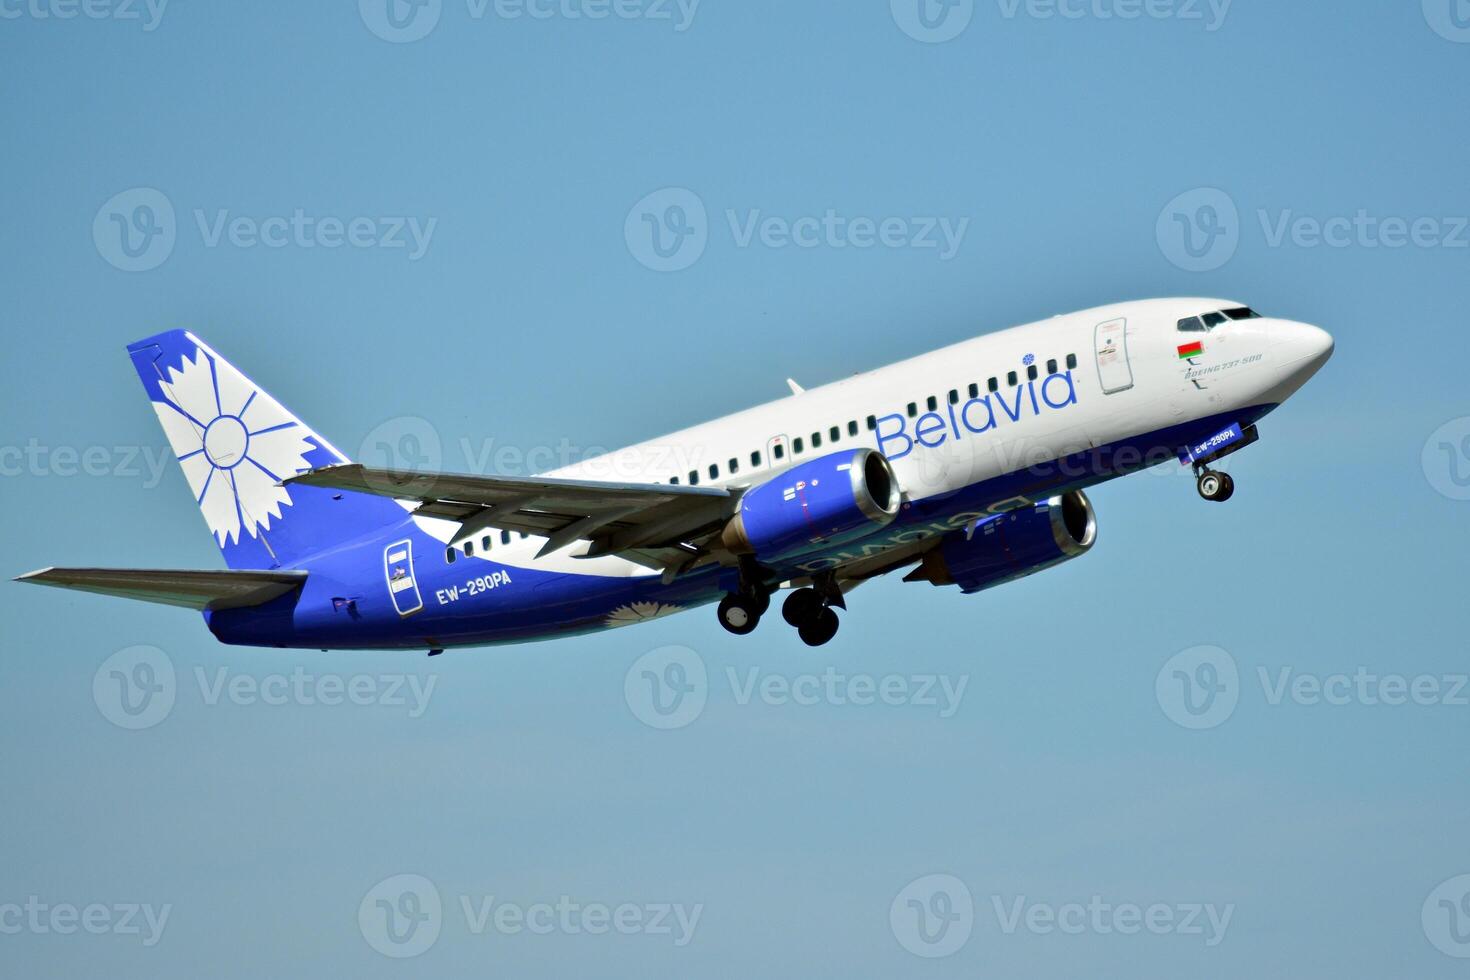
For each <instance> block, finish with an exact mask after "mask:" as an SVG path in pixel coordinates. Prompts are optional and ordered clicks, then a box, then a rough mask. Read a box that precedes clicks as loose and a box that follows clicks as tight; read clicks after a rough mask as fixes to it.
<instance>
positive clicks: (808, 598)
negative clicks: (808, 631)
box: [781, 589, 822, 627]
mask: <svg viewBox="0 0 1470 980" xmlns="http://www.w3.org/2000/svg"><path fill="white" fill-rule="evenodd" d="M821 608H822V597H821V596H820V595H818V594H817V590H816V589H797V590H796V591H795V592H793V593H791V594H790V595H789V596H787V597H786V601H785V602H784V603H782V604H781V618H782V619H784V620H786V625H787V626H796V627H800V626H801V624H802V623H805V622H806V621H807V620H809V619H811V618H812V617H813V616H815V615H816V614H817V611H818V610H820V609H821Z"/></svg>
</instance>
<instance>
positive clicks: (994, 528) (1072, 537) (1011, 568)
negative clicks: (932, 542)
mask: <svg viewBox="0 0 1470 980" xmlns="http://www.w3.org/2000/svg"><path fill="white" fill-rule="evenodd" d="M1096 540H1097V519H1096V518H1095V517H1094V516H1093V513H1092V504H1091V503H1090V502H1089V501H1088V499H1087V496H1086V495H1085V494H1084V493H1082V491H1080V490H1072V491H1069V492H1067V493H1064V494H1062V495H1061V496H1060V497H1052V498H1051V499H1050V500H1048V501H1046V502H1045V503H1040V504H1033V505H1032V506H1029V507H1022V508H1020V509H1019V510H1013V511H1009V512H1007V513H1004V514H997V515H996V516H995V517H992V518H989V519H988V520H985V521H983V522H981V523H979V524H977V525H976V526H975V527H974V528H973V531H972V532H971V533H969V534H968V535H967V534H966V532H965V531H951V532H950V533H948V534H946V535H945V536H944V537H942V538H940V539H939V544H938V546H937V547H935V548H933V549H931V550H930V551H928V552H926V553H925V555H924V558H923V560H922V562H921V563H920V565H919V567H918V568H916V569H915V570H914V571H913V572H911V573H910V574H909V575H908V576H907V577H906V578H905V579H904V581H905V582H915V581H917V582H932V583H933V584H935V585H958V586H959V587H960V591H961V592H964V593H967V594H968V593H971V592H979V591H980V590H982V589H988V588H991V587H993V586H996V585H1001V584H1003V583H1005V582H1013V581H1015V580H1016V579H1018V578H1025V577H1026V576H1027V575H1030V574H1032V573H1033V572H1039V571H1041V570H1042V569H1044V568H1051V567H1052V566H1053V565H1060V564H1061V563H1062V562H1064V561H1067V560H1069V559H1072V558H1076V557H1077V556H1078V555H1081V554H1085V553H1086V552H1087V551H1088V550H1089V549H1090V548H1091V547H1092V544H1093V542H1094V541H1096Z"/></svg>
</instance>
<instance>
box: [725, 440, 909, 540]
mask: <svg viewBox="0 0 1470 980" xmlns="http://www.w3.org/2000/svg"><path fill="white" fill-rule="evenodd" d="M899 504H900V499H899V489H898V480H897V478H896V477H894V475H893V467H892V466H890V465H889V463H888V460H887V459H886V458H885V457H884V456H883V454H882V453H880V452H878V451H876V450H873V449H855V450H848V451H845V452H840V453H831V454H829V455H827V456H822V457H820V458H818V459H813V460H808V461H807V462H805V463H802V464H800V465H798V466H793V467H792V468H791V469H789V470H784V471H783V472H781V473H780V474H778V475H776V476H774V477H772V478H771V479H769V480H767V481H766V482H765V483H762V484H759V485H757V486H754V487H751V488H750V489H749V490H747V491H745V495H744V496H743V497H741V498H740V510H739V511H738V512H737V513H736V514H735V516H734V517H732V518H731V519H730V522H729V523H728V524H727V525H725V530H724V532H723V533H722V535H721V543H723V544H724V546H725V547H726V548H728V549H730V551H732V552H734V553H735V554H737V555H754V556H755V557H756V558H758V559H759V560H761V561H779V560H782V559H787V558H792V557H795V556H797V555H801V554H805V553H807V552H809V551H813V550H816V549H818V548H826V547H831V546H833V545H840V544H843V543H845V542H847V541H851V540H855V539H857V538H861V537H864V536H866V535H868V534H871V533H872V532H874V531H877V530H881V529H882V528H884V527H886V526H887V525H889V524H891V523H892V522H893V519H894V518H895V517H897V516H898V509H899Z"/></svg>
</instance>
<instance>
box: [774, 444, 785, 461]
mask: <svg viewBox="0 0 1470 980" xmlns="http://www.w3.org/2000/svg"><path fill="white" fill-rule="evenodd" d="M771 455H772V456H774V457H775V458H776V459H785V458H786V447H785V446H783V445H781V444H780V443H779V442H778V443H776V445H774V446H772V447H771Z"/></svg>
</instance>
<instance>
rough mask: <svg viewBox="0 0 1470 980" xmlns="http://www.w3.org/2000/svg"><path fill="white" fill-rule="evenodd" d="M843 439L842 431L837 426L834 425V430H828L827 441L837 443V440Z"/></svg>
mask: <svg viewBox="0 0 1470 980" xmlns="http://www.w3.org/2000/svg"><path fill="white" fill-rule="evenodd" d="M841 438H842V430H841V429H839V428H838V427H837V426H835V425H834V426H832V428H830V429H828V430H827V439H828V441H829V442H836V441H837V440H839V439H841Z"/></svg>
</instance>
